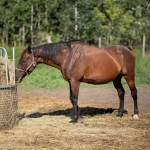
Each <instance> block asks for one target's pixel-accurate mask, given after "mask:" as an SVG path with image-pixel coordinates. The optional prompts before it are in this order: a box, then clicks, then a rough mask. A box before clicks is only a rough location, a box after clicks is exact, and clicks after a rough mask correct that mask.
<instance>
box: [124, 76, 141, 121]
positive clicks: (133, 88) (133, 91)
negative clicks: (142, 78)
mask: <svg viewBox="0 0 150 150" xmlns="http://www.w3.org/2000/svg"><path fill="white" fill-rule="evenodd" d="M125 79H126V81H127V83H128V85H129V88H130V91H131V95H132V98H133V100H134V115H133V118H134V119H138V104H137V89H136V86H135V81H134V75H130V76H129V75H126V76H125Z"/></svg>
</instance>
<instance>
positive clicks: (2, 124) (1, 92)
mask: <svg viewBox="0 0 150 150" xmlns="http://www.w3.org/2000/svg"><path fill="white" fill-rule="evenodd" d="M17 101H18V97H17V85H13V86H9V85H8V86H0V130H4V129H10V128H12V127H13V126H15V125H17V124H18V121H19V120H18V112H17V110H18V105H17Z"/></svg>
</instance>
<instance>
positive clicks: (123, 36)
mask: <svg viewBox="0 0 150 150" xmlns="http://www.w3.org/2000/svg"><path fill="white" fill-rule="evenodd" d="M75 4H76V6H77V7H76V8H77V15H76V16H75ZM0 16H1V17H0V41H1V43H2V44H3V45H4V44H5V43H6V44H9V45H18V44H19V45H21V46H22V45H24V44H26V43H27V44H29V43H31V44H32V45H39V44H42V43H45V42H47V36H51V37H52V41H55V42H56V41H60V40H63V41H67V40H70V39H74V38H76V39H83V40H84V41H86V42H88V43H89V44H93V45H95V46H98V39H99V37H101V39H102V45H111V44H123V45H128V46H131V47H135V48H141V46H142V41H143V37H144V36H146V41H147V42H146V49H147V50H148V49H149V48H150V42H149V41H150V19H149V16H150V1H149V0H132V1H131V0H92V1H91V0H55V1H53V0H26V1H22V0H2V1H0ZM75 25H77V30H76V32H75Z"/></svg>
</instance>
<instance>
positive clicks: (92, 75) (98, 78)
mask: <svg viewBox="0 0 150 150" xmlns="http://www.w3.org/2000/svg"><path fill="white" fill-rule="evenodd" d="M119 73H120V72H119V70H118V69H117V68H111V67H110V68H107V69H99V68H95V69H90V70H89V72H88V73H86V74H85V75H84V77H83V82H86V83H91V84H105V83H109V82H111V81H113V80H114V79H115V78H116V77H117V76H118V74H119Z"/></svg>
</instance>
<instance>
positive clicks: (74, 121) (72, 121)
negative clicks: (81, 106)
mask: <svg viewBox="0 0 150 150" xmlns="http://www.w3.org/2000/svg"><path fill="white" fill-rule="evenodd" d="M73 123H77V121H76V120H74V119H72V120H71V121H70V122H69V124H73Z"/></svg>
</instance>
